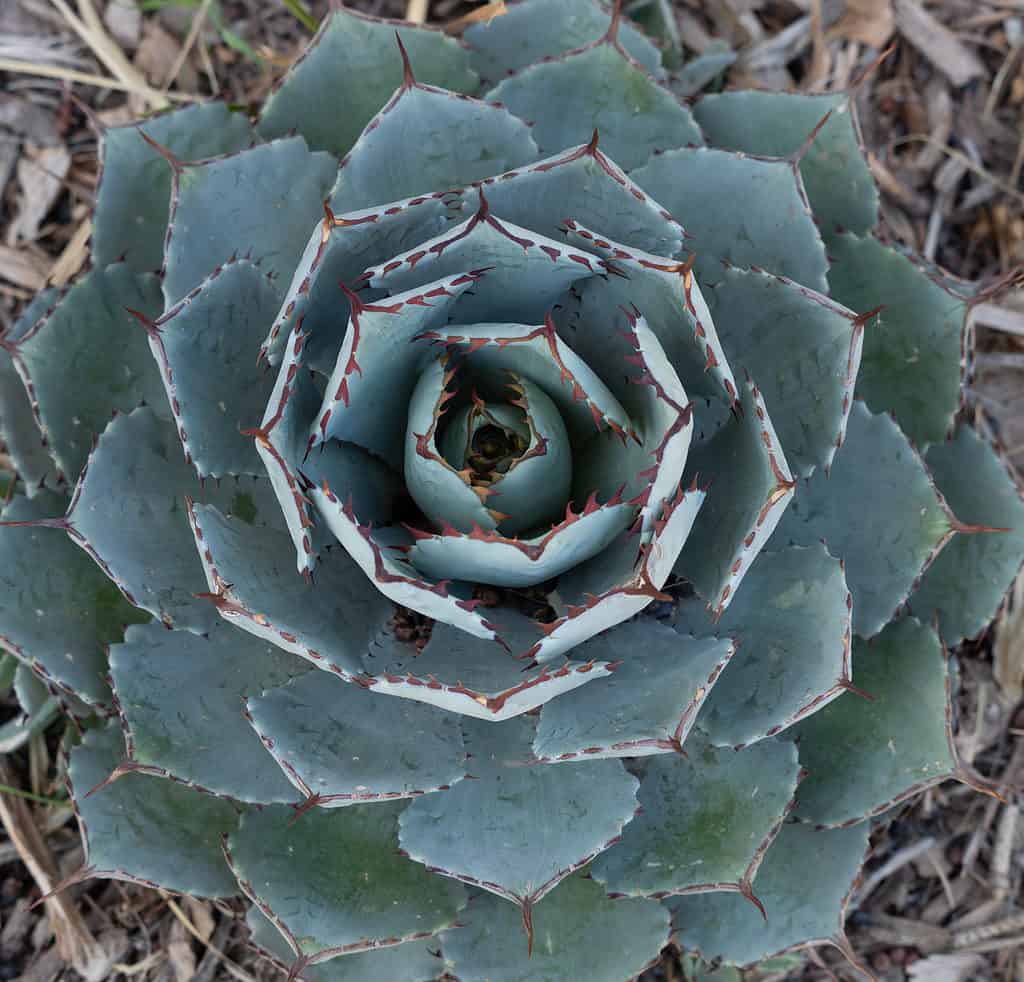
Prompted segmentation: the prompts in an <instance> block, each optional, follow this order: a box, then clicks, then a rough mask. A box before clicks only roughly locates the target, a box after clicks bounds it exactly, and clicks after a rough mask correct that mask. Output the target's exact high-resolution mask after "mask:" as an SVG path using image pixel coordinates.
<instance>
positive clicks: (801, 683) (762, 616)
mask: <svg viewBox="0 0 1024 982" xmlns="http://www.w3.org/2000/svg"><path fill="white" fill-rule="evenodd" d="M851 606H852V604H851V599H850V593H849V591H848V590H847V588H846V579H845V577H844V576H843V565H842V563H841V562H839V561H838V560H836V559H833V558H832V556H830V555H829V554H828V551H827V550H826V549H825V547H824V546H823V545H821V544H820V543H814V544H813V545H811V546H808V547H807V548H806V549H802V548H799V547H793V548H789V549H785V550H783V551H782V552H766V553H762V554H761V555H760V556H759V557H758V558H757V560H756V561H755V562H754V565H753V566H752V567H751V570H750V572H749V573H748V574H747V579H746V580H745V581H744V584H743V587H742V588H741V589H740V590H739V592H738V593H737V594H736V597H735V599H734V600H733V602H732V603H731V604H730V605H729V607H728V608H727V609H726V611H725V613H724V614H723V615H722V617H721V619H720V620H719V622H718V632H720V633H721V634H722V635H728V636H729V637H731V638H733V639H734V640H735V642H736V644H737V648H738V650H737V653H736V656H735V657H734V658H733V659H732V661H731V662H730V663H729V665H728V667H727V668H726V670H725V672H724V674H723V676H722V678H721V679H719V680H718V683H717V684H716V685H715V688H714V689H713V690H712V691H711V694H710V696H709V697H708V699H707V702H705V704H704V707H703V709H702V711H701V714H700V717H699V722H700V727H701V729H702V730H703V731H704V732H706V733H707V735H708V737H709V738H710V740H711V741H712V743H715V744H717V745H719V746H731V747H736V748H739V747H743V746H746V745H747V744H749V743H754V742H755V741H757V740H762V739H764V738H765V737H769V736H774V735H775V734H776V733H779V732H781V731H782V730H784V729H786V727H788V726H791V725H792V724H793V723H795V722H797V721H798V720H801V719H803V718H804V717H805V716H808V715H810V714H811V713H814V712H816V711H818V710H819V709H820V708H821V707H822V706H823V705H825V704H826V703H828V702H831V700H833V699H835V698H836V697H837V696H839V695H840V694H841V693H842V692H843V690H844V688H846V687H848V686H849V685H850V643H851V634H852V628H851V614H850V608H851ZM698 607H700V603H699V602H698V601H697V600H696V598H695V599H694V600H693V601H691V602H690V603H688V604H686V605H684V607H683V609H682V611H681V613H682V614H683V624H682V625H681V626H680V628H679V630H680V632H681V633H689V632H692V633H695V634H707V633H709V630H710V625H708V623H707V620H706V619H705V618H704V617H703V616H702V612H700V611H698V610H696V609H695V608H698ZM702 621H703V623H701V622H702Z"/></svg>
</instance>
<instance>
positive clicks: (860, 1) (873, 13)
mask: <svg viewBox="0 0 1024 982" xmlns="http://www.w3.org/2000/svg"><path fill="white" fill-rule="evenodd" d="M895 29H896V15H895V14H894V13H893V9H892V0H846V12H845V13H844V14H843V15H842V17H840V18H839V20H838V21H836V23H835V24H833V25H832V27H831V28H830V30H829V32H828V38H829V40H830V41H831V40H834V39H835V38H842V39H843V40H845V41H856V42H857V43H858V44H866V45H867V46H868V47H869V48H884V47H885V46H886V44H888V42H889V38H891V37H892V33H893V31H894V30H895Z"/></svg>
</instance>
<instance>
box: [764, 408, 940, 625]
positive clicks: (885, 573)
mask: <svg viewBox="0 0 1024 982" xmlns="http://www.w3.org/2000/svg"><path fill="white" fill-rule="evenodd" d="M956 528H957V523H956V520H955V519H954V518H953V517H952V515H951V514H950V512H949V509H948V508H947V507H946V506H945V503H944V502H943V501H942V500H941V499H940V498H939V496H938V494H937V493H936V491H935V487H934V485H933V484H932V482H931V477H930V476H929V474H928V471H927V470H926V469H925V466H924V462H923V461H922V460H921V458H920V457H919V456H918V454H917V453H916V451H915V450H914V449H913V447H911V446H910V444H909V443H908V442H907V438H906V437H905V436H904V435H903V434H902V433H901V432H900V430H899V427H898V426H897V425H896V424H895V423H894V422H893V421H892V420H891V419H890V418H889V417H888V416H874V415H872V414H871V413H870V412H869V411H868V410H867V409H866V408H865V407H864V404H863V403H861V402H857V403H855V404H854V406H853V409H852V411H851V412H850V424H849V430H848V431H847V434H846V443H845V444H844V446H843V450H842V453H840V454H839V455H838V456H837V457H836V462H835V464H834V465H833V467H832V470H831V472H830V473H829V474H825V473H823V472H818V473H817V474H815V475H814V476H813V477H812V478H810V480H808V481H807V482H806V483H805V484H802V485H801V486H800V488H799V490H798V493H797V495H796V498H795V499H794V501H793V504H792V506H791V507H790V509H789V511H788V512H787V513H786V515H785V516H784V517H783V519H782V522H781V523H780V525H779V530H778V532H777V533H776V537H775V540H774V541H775V542H776V543H778V544H780V545H781V544H782V543H786V542H794V543H796V544H798V545H811V544H812V543H815V542H818V541H820V540H822V539H824V541H825V543H826V545H827V546H828V549H829V551H830V552H832V553H834V554H836V555H839V556H842V557H843V561H844V563H845V564H846V579H847V583H848V584H849V586H850V592H851V593H852V594H853V629H854V631H855V632H856V633H857V634H860V635H862V636H863V637H870V636H871V635H873V634H877V633H878V632H879V631H880V630H881V629H882V628H883V627H884V626H885V624H886V623H887V622H888V621H889V620H890V619H891V618H892V616H893V614H894V612H895V610H896V609H898V608H899V607H900V606H901V605H902V603H903V601H905V600H906V598H907V595H908V594H909V593H910V591H911V590H912V589H913V586H914V583H915V582H916V581H917V579H918V578H919V577H920V575H921V573H922V572H923V570H924V569H925V567H926V566H927V565H928V563H929V562H930V561H931V559H932V558H933V557H934V556H935V555H936V554H937V553H938V551H939V550H940V549H941V548H942V547H943V545H944V544H945V542H946V541H947V540H948V539H949V538H950V537H951V536H952V534H953V532H954V531H955V529H956Z"/></svg>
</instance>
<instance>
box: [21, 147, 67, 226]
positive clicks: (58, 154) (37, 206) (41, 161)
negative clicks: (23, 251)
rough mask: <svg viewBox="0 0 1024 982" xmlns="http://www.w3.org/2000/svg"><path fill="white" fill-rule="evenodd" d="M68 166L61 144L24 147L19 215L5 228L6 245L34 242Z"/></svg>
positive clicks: (57, 193)
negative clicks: (35, 147) (34, 148)
mask: <svg viewBox="0 0 1024 982" xmlns="http://www.w3.org/2000/svg"><path fill="white" fill-rule="evenodd" d="M70 166H71V154H70V153H68V151H67V148H66V147H63V146H56V147H43V148H41V149H37V150H35V152H33V151H32V149H31V148H30V147H28V146H26V150H25V153H24V154H23V155H22V157H21V159H20V160H19V161H18V168H17V180H18V202H19V203H18V214H17V216H16V217H15V219H14V221H13V222H11V226H10V228H9V229H8V230H7V244H8V245H12V246H13V245H15V244H17V243H18V242H34V241H35V240H36V238H37V237H38V235H39V226H40V225H42V223H43V219H45V218H46V216H47V214H48V213H49V211H50V209H51V208H52V207H53V206H54V203H55V202H56V201H57V198H58V196H59V195H60V192H61V189H62V188H63V187H64V178H65V177H66V176H67V173H68V168H69V167H70Z"/></svg>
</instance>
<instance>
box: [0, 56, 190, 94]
mask: <svg viewBox="0 0 1024 982" xmlns="http://www.w3.org/2000/svg"><path fill="white" fill-rule="evenodd" d="M0 72H18V73H19V74H22V75H35V76H37V77H39V78H56V79H60V80H61V81H63V82H78V83H79V84H81V85H95V86H96V87H97V88H100V89H113V90H114V91H115V92H131V93H134V94H136V95H141V96H147V95H149V94H155V95H156V96H160V95H161V94H160V93H159V92H157V91H156V90H155V89H151V88H150V87H149V86H148V85H146V84H145V82H143V83H136V82H123V81H119V80H118V79H114V78H108V77H107V76H106V75H94V74H92V73H91V72H80V71H77V70H76V69H74V68H62V67H59V66H57V65H42V64H38V63H36V62H32V61H22V60H21V59H20V58H0ZM163 98H164V99H165V100H170V101H171V102H196V101H197V97H196V96H194V95H188V94H186V93H184V92H168V93H166V94H165V95H164V96H163ZM164 104H165V105H166V102H165V103H164Z"/></svg>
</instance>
